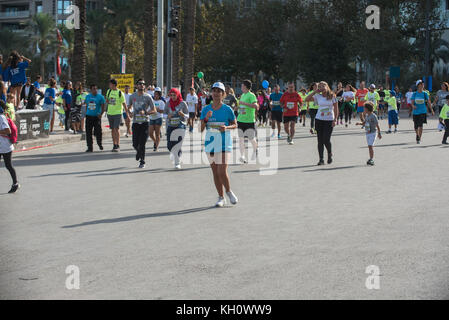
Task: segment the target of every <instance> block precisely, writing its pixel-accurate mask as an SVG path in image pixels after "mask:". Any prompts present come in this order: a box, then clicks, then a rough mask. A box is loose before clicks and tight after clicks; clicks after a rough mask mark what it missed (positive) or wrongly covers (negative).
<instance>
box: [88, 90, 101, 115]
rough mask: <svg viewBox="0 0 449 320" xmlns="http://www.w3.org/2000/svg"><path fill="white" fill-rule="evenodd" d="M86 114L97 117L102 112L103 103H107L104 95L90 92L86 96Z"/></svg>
mask: <svg viewBox="0 0 449 320" xmlns="http://www.w3.org/2000/svg"><path fill="white" fill-rule="evenodd" d="M85 101H86V106H87V110H86V115H87V116H91V117H97V116H98V115H100V114H101V105H103V104H105V103H106V100H105V99H104V97H103V96H102V95H101V94H99V93H97V95H95V96H94V95H93V94H92V93H90V94H88V95H87V97H86V100H85Z"/></svg>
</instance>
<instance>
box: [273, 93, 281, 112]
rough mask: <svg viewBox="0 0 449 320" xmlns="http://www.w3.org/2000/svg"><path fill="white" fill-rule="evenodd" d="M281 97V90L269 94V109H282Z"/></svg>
mask: <svg viewBox="0 0 449 320" xmlns="http://www.w3.org/2000/svg"><path fill="white" fill-rule="evenodd" d="M281 97H282V93H281V92H279V93H275V92H273V93H272V94H270V100H271V105H272V106H273V107H272V108H271V111H282V106H281Z"/></svg>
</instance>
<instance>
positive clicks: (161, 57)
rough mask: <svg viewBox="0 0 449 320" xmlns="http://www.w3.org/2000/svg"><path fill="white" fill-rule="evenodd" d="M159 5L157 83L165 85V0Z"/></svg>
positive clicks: (159, 2)
mask: <svg viewBox="0 0 449 320" xmlns="http://www.w3.org/2000/svg"><path fill="white" fill-rule="evenodd" d="M157 3H158V5H157V77H156V79H157V85H158V86H161V87H162V86H163V85H164V37H165V32H164V29H165V28H164V0H158V2H157Z"/></svg>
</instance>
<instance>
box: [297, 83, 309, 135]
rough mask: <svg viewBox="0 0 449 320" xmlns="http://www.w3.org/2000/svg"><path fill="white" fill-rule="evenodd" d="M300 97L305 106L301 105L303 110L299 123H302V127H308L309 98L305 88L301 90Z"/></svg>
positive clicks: (300, 111)
mask: <svg viewBox="0 0 449 320" xmlns="http://www.w3.org/2000/svg"><path fill="white" fill-rule="evenodd" d="M299 95H300V96H301V99H302V101H303V104H302V105H301V108H300V110H299V123H302V126H303V127H305V126H306V115H307V103H306V102H305V101H306V97H307V90H306V89H305V88H302V89H301V90H299Z"/></svg>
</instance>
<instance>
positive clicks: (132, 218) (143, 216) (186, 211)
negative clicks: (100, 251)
mask: <svg viewBox="0 0 449 320" xmlns="http://www.w3.org/2000/svg"><path fill="white" fill-rule="evenodd" d="M210 209H215V207H202V208H192V209H184V210H179V211H170V212H160V213H149V214H141V215H137V216H129V217H121V218H114V219H103V220H94V221H88V222H83V223H80V224H74V225H71V226H63V227H61V228H63V229H71V228H78V227H85V226H90V225H96V224H104V223H119V222H127V221H135V220H140V219H148V218H158V217H169V216H178V215H183V214H189V213H195V212H202V211H207V210H210Z"/></svg>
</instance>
